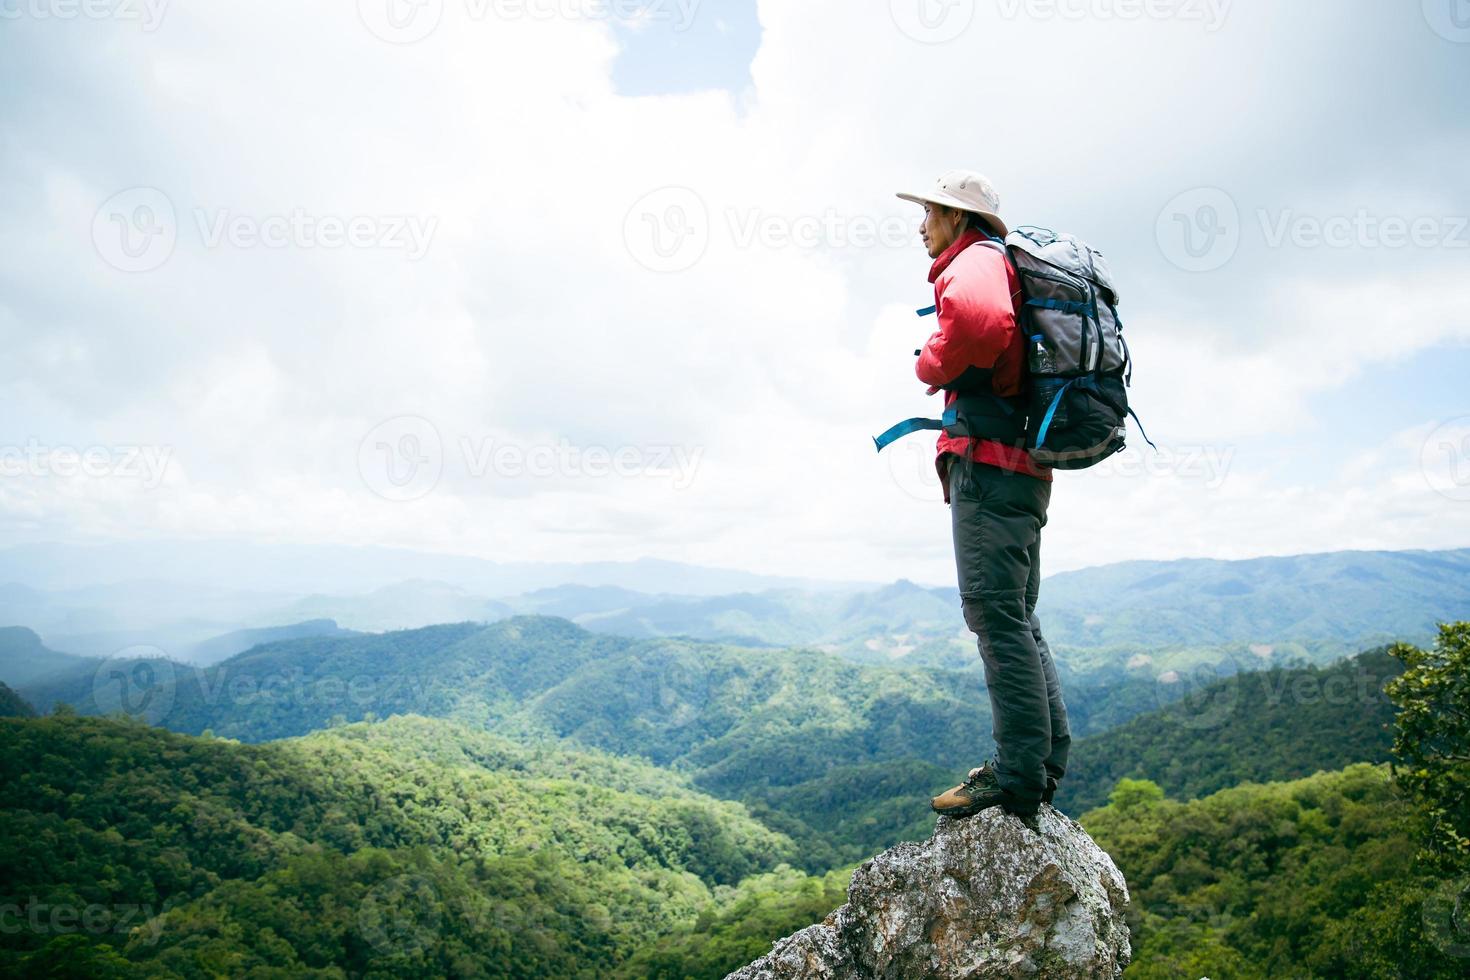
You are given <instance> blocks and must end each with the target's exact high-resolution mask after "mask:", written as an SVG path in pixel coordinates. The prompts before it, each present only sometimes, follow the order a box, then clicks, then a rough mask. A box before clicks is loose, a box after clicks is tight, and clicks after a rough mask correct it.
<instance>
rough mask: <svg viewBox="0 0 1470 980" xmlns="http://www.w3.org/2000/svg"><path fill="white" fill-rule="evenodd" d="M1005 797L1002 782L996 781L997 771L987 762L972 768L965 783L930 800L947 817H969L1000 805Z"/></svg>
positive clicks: (931, 805) (934, 808)
mask: <svg viewBox="0 0 1470 980" xmlns="http://www.w3.org/2000/svg"><path fill="white" fill-rule="evenodd" d="M1004 798H1005V794H1004V793H1003V792H1002V790H1001V788H1000V783H998V782H996V779H995V773H994V772H993V771H992V770H991V768H990V763H988V762H987V763H985V764H984V765H981V766H976V767H975V768H974V769H971V770H970V775H969V777H968V778H967V779H966V780H965V781H964V782H963V783H960V784H959V785H958V786H956V787H955V788H954V789H952V790H949V791H948V792H947V793H944V794H942V795H940V796H936V797H934V798H933V799H932V800H930V801H929V807H930V809H932V810H933V811H934V812H935V813H938V814H941V815H943V816H946V817H968V816H970V815H971V814H973V813H979V812H980V811H981V810H984V809H986V808H987V807H992V806H1000V804H1001V802H1002V801H1003V799H1004Z"/></svg>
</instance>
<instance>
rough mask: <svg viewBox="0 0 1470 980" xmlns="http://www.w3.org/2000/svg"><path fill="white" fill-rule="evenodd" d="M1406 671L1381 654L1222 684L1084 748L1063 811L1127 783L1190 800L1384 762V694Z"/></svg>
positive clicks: (1093, 802) (1078, 747) (1387, 711)
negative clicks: (1142, 782)
mask: <svg viewBox="0 0 1470 980" xmlns="http://www.w3.org/2000/svg"><path fill="white" fill-rule="evenodd" d="M1402 672H1403V664H1402V663H1401V662H1400V661H1399V660H1397V659H1395V658H1394V657H1391V656H1389V654H1388V652H1387V648H1380V649H1377V650H1372V651H1369V652H1366V653H1362V654H1359V655H1358V656H1356V657H1350V658H1348V659H1347V660H1342V661H1339V662H1338V663H1335V664H1332V665H1331V666H1328V667H1305V668H1299V669H1290V670H1288V669H1281V668H1278V669H1274V670H1269V671H1260V672H1256V673H1246V674H1236V675H1232V676H1229V677H1223V678H1220V679H1218V680H1215V681H1213V682H1212V683H1210V684H1207V685H1203V686H1201V687H1200V688H1198V689H1197V690H1194V691H1191V692H1190V693H1189V694H1188V695H1187V696H1186V697H1184V698H1183V699H1182V700H1179V701H1176V702H1174V703H1172V704H1170V705H1168V706H1167V707H1164V708H1161V709H1159V710H1157V711H1152V712H1149V713H1147V714H1143V715H1139V716H1138V717H1136V718H1133V719H1131V720H1129V721H1127V722H1124V723H1123V724H1121V725H1119V726H1117V727H1116V728H1112V729H1109V730H1107V731H1105V732H1102V733H1100V734H1097V735H1092V736H1089V737H1087V738H1083V739H1078V740H1077V741H1076V742H1075V743H1074V744H1073V746H1072V752H1071V759H1072V768H1071V770H1070V771H1069V772H1068V774H1067V778H1066V779H1065V780H1064V781H1063V783H1062V786H1061V788H1060V789H1059V790H1058V793H1057V800H1056V802H1057V805H1058V806H1059V807H1061V808H1062V809H1064V810H1065V811H1067V812H1068V813H1080V812H1083V811H1085V810H1088V809H1091V808H1092V807H1095V806H1101V805H1102V804H1103V803H1105V802H1106V801H1107V798H1108V794H1109V793H1110V792H1111V791H1112V789H1113V787H1114V786H1116V785H1117V783H1118V781H1119V780H1120V779H1124V778H1132V779H1149V780H1152V781H1153V782H1155V783H1157V784H1158V785H1159V786H1161V787H1162V788H1163V789H1164V791H1165V792H1166V793H1167V794H1168V795H1169V796H1170V797H1172V798H1176V799H1189V798H1193V797H1197V796H1204V795H1206V794H1209V793H1213V792H1215V791H1216V790H1221V789H1224V788H1226V787H1227V786H1234V785H1235V784H1237V783H1240V782H1246V781H1252V782H1265V781H1269V780H1284V779H1295V778H1298V777H1301V776H1307V775H1310V774H1312V773H1314V772H1319V771H1322V770H1331V769H1340V768H1342V767H1343V766H1346V765H1348V764H1350V763H1354V762H1383V761H1386V760H1387V759H1388V757H1389V749H1390V747H1391V745H1392V743H1393V720H1394V708H1393V704H1392V703H1391V702H1390V701H1389V700H1388V698H1387V696H1386V695H1385V694H1384V693H1383V685H1384V684H1385V683H1387V682H1388V680H1389V679H1390V678H1393V677H1396V676H1398V675H1399V674H1400V673H1402Z"/></svg>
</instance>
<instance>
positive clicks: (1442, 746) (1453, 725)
mask: <svg viewBox="0 0 1470 980" xmlns="http://www.w3.org/2000/svg"><path fill="white" fill-rule="evenodd" d="M1389 652H1390V653H1392V654H1393V655H1394V656H1395V657H1397V658H1399V659H1400V660H1402V661H1403V662H1404V665H1405V668H1406V669H1405V671H1404V673H1403V674H1402V675H1401V676H1400V677H1398V678H1396V679H1394V680H1393V681H1391V682H1390V683H1389V685H1388V687H1387V691H1388V696H1389V697H1390V698H1391V699H1393V702H1394V704H1395V705H1397V706H1398V709H1399V710H1398V717H1397V719H1396V724H1397V727H1398V733H1397V736H1396V737H1395V739H1394V747H1393V748H1394V754H1395V756H1397V759H1398V761H1397V763H1396V764H1395V765H1394V766H1393V773H1394V778H1395V780H1396V781H1397V783H1398V785H1399V787H1400V788H1401V789H1402V790H1404V791H1405V792H1406V793H1407V794H1408V795H1409V796H1410V797H1411V798H1413V799H1415V800H1416V801H1418V802H1419V803H1420V804H1421V805H1422V806H1423V807H1424V808H1425V810H1426V813H1427V815H1428V817H1429V822H1430V831H1429V845H1428V852H1429V853H1428V854H1427V855H1426V856H1427V857H1429V858H1430V859H1431V860H1432V861H1433V862H1435V863H1441V862H1442V863H1444V864H1447V865H1448V866H1449V867H1450V868H1457V869H1458V868H1465V867H1470V622H1458V623H1441V624H1440V627H1439V637H1438V638H1437V639H1436V641H1435V644H1434V649H1433V650H1432V651H1425V650H1420V649H1419V648H1417V647H1414V646H1411V645H1410V644H1407V643H1399V644H1395V645H1394V646H1393V647H1392V649H1391V650H1390V651H1389Z"/></svg>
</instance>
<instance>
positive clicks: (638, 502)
mask: <svg viewBox="0 0 1470 980" xmlns="http://www.w3.org/2000/svg"><path fill="white" fill-rule="evenodd" d="M0 85H3V90H4V92H5V97H4V99H3V100H0V167H3V173H4V183H3V190H0V248H3V255H4V262H3V263H0V342H3V350H4V357H3V358H0V402H3V405H4V407H5V411H4V416H5V420H6V425H5V426H4V430H3V432H0V466H3V473H0V541H3V542H4V543H7V544H24V543H32V542H44V541H71V542H95V541H102V540H113V539H119V538H130V539H137V538H148V537H151V536H160V537H169V538H195V537H198V538H217V537H231V538H242V539H250V540H257V541H297V542H323V543H325V542H331V543H339V544H340V543H345V544H352V543H359V544H368V543H372V544H385V545H395V546H401V547H411V548H418V549H422V550H428V551H441V552H454V553H462V554H473V555H479V556H483V557H487V558H496V559H502V560H541V559H545V560H579V559H585V560H604V559H632V558H637V557H642V556H653V557H659V558H667V559H675V560H683V561H690V562H698V563H703V564H711V565H722V566H730V567H738V568H745V569H750V570H755V571H762V572H770V573H784V574H797V575H811V576H816V577H825V578H862V579H867V580H880V581H883V580H891V579H895V578H899V577H908V578H912V579H916V580H919V581H923V582H928V583H932V584H944V583H947V582H949V583H952V582H953V577H954V571H953V565H952V558H951V551H950V539H949V525H948V513H947V510H946V509H945V507H944V505H943V503H942V501H941V498H940V493H939V487H938V485H937V482H936V478H935V476H934V474H933V469H932V453H933V437H932V435H930V436H917V437H913V438H911V439H909V440H906V441H905V443H900V444H898V445H895V446H893V447H892V448H890V449H888V450H886V451H885V452H884V453H883V454H882V455H879V454H877V453H875V452H874V449H873V443H872V441H871V438H870V437H871V436H872V435H874V434H876V433H878V432H880V431H882V430H883V429H884V428H886V427H887V426H888V425H889V424H891V423H892V422H894V421H897V420H898V419H901V418H905V417H908V416H912V415H918V414H930V413H933V412H937V411H938V399H937V397H936V398H932V399H930V398H926V397H925V396H924V386H923V385H921V384H919V383H918V382H917V381H916V380H915V379H914V377H913V375H912V369H913V356H912V351H913V349H914V348H915V347H917V346H918V345H919V344H920V343H921V342H922V341H923V339H924V338H925V337H926V336H927V333H928V327H927V326H926V323H925V322H923V321H920V320H918V319H917V318H916V317H915V316H914V313H913V311H914V310H915V309H917V308H918V307H921V306H925V305H928V303H929V302H930V301H931V299H932V294H931V292H930V287H929V286H928V284H927V282H926V273H927V268H928V260H927V258H926V256H925V255H924V253H923V250H922V247H921V246H920V244H919V242H918V240H917V235H916V229H917V222H918V213H917V208H915V207H914V206H912V205H907V204H905V203H904V202H901V201H899V200H897V199H896V198H895V197H894V196H893V195H894V192H895V191H897V190H900V189H914V188H922V187H924V186H926V185H927V184H928V183H929V182H931V181H932V180H933V178H934V177H935V176H936V175H937V174H938V173H939V172H941V171H943V170H946V169H949V168H951V167H956V166H960V167H970V168H975V169H979V170H982V171H984V172H985V173H987V174H988V175H989V176H990V177H991V178H992V179H993V181H994V182H995V184H996V185H997V187H998V189H999V190H1000V193H1001V196H1002V202H1003V203H1002V211H1003V213H1004V214H1005V215H1006V216H1007V217H1008V218H1009V219H1010V221H1011V223H1012V224H1013V225H1016V224H1025V223H1030V224H1038V225H1044V226H1047V227H1053V228H1058V229H1064V230H1069V231H1072V232H1073V233H1075V234H1077V235H1078V236H1079V237H1082V238H1084V239H1086V240H1088V241H1090V242H1092V243H1093V244H1095V245H1096V246H1097V247H1098V248H1100V249H1101V250H1102V251H1104V252H1105V253H1106V254H1107V256H1108V258H1109V260H1110V262H1111V264H1112V266H1113V268H1114V271H1115V273H1116V275H1117V277H1118V280H1119V285H1120V290H1121V294H1122V301H1123V302H1122V307H1121V310H1120V312H1121V313H1122V315H1123V319H1124V322H1125V324H1126V328H1127V334H1128V337H1129V338H1130V340H1129V342H1130V346H1131V348H1132V350H1133V353H1134V357H1135V362H1136V372H1135V376H1134V384H1133V389H1132V399H1133V403H1134V405H1135V407H1136V408H1137V410H1138V412H1139V414H1140V416H1141V417H1142V419H1143V421H1144V424H1145V425H1146V426H1147V427H1148V432H1149V435H1150V437H1152V438H1153V440H1154V441H1155V442H1156V443H1157V444H1158V446H1159V449H1160V451H1159V452H1158V453H1154V452H1152V451H1151V450H1148V449H1147V447H1146V446H1145V445H1144V443H1143V442H1142V440H1141V439H1138V438H1136V436H1135V438H1133V439H1132V443H1133V444H1134V445H1131V446H1130V448H1129V449H1128V450H1127V452H1126V453H1124V454H1122V455H1121V456H1119V457H1116V458H1115V459H1114V460H1112V461H1110V462H1109V463H1107V464H1105V465H1103V466H1101V467H1098V468H1097V469H1095V470H1091V471H1087V472H1085V473H1067V474H1059V475H1058V477H1057V480H1056V483H1055V485H1054V489H1053V497H1052V505H1051V516H1050V523H1049V524H1048V526H1047V530H1046V532H1045V535H1044V541H1045V547H1044V562H1045V566H1046V570H1047V571H1060V570H1063V569H1069V568H1077V567H1081V566H1088V565H1096V564H1101V563H1104V562H1111V561H1119V560H1124V559H1131V558H1175V557H1192V556H1205V557H1219V558H1240V557H1250V556H1256V555H1264V554H1289V553H1297V552H1307V551H1327V550H1336V549H1347V548H1436V547H1457V546H1466V545H1470V394H1467V391H1470V388H1467V385H1466V382H1465V379H1466V375H1467V370H1470V299H1467V294H1466V282H1467V273H1470V228H1467V215H1470V167H1467V166H1466V161H1467V159H1470V115H1467V113H1466V112H1465V110H1464V98H1465V92H1466V90H1467V85H1470V3H1467V2H1466V0H1423V2H1422V3H1421V2H1420V0H1402V2H1396V3H1392V4H1388V3H1382V2H1379V0H1351V2H1350V0H1294V2H1291V3H1282V2H1280V0H1233V2H1232V0H1054V2H1047V0H892V2H889V0H859V2H854V0H761V2H759V3H753V2H745V0H654V2H652V3H649V2H633V0H331V2H313V3H301V2H298V0H253V2H251V3H249V4H242V3H229V2H225V0H0ZM1135 431H1136V430H1135Z"/></svg>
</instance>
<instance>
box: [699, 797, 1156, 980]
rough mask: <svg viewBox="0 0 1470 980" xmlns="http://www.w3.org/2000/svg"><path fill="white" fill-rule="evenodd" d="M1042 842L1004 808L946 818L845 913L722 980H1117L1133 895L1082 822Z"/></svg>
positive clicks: (898, 851)
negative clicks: (981, 979) (987, 979)
mask: <svg viewBox="0 0 1470 980" xmlns="http://www.w3.org/2000/svg"><path fill="white" fill-rule="evenodd" d="M1039 825H1040V827H1041V833H1040V834H1037V833H1035V832H1033V831H1031V830H1029V829H1027V828H1026V827H1025V826H1024V825H1023V824H1022V823H1021V822H1020V821H1019V820H1018V819H1016V818H1015V817H1013V816H1010V815H1009V814H1007V813H1005V812H1003V811H1002V810H1000V809H999V808H992V809H988V810H982V811H981V812H980V813H978V814H976V815H974V816H972V817H965V818H962V819H951V818H948V817H939V818H938V820H937V822H936V824H935V827H934V834H933V835H932V836H931V837H930V838H929V839H928V840H926V841H921V842H905V843H902V844H899V845H897V846H896V847H893V848H890V849H889V850H887V851H884V852H883V853H882V854H879V855H877V856H876V857H874V858H871V859H870V860H868V861H865V862H864V863H863V864H862V865H861V866H860V867H859V868H858V869H857V871H856V872H854V873H853V876H852V882H851V884H850V885H849V886H848V891H847V904H846V905H843V906H842V907H841V908H838V909H837V910H835V911H834V912H832V913H831V914H830V915H828V916H827V918H826V919H825V920H823V921H822V922H820V923H817V924H816V925H812V926H808V927H807V928H805V929H803V930H801V931H800V932H797V933H794V934H792V935H790V936H787V937H786V938H785V939H782V940H779V941H778V942H776V943H775V944H774V946H773V947H772V949H771V951H770V952H769V953H767V954H766V955H765V956H763V957H761V958H760V959H758V960H756V961H755V962H754V963H751V964H749V965H747V966H745V967H742V968H741V969H739V970H736V971H735V972H734V973H731V974H730V975H729V977H727V978H726V980H794V978H802V980H869V978H884V980H920V978H923V980H960V978H978V977H1023V976H1031V977H1045V978H1048V980H1050V978H1061V980H1065V978H1072V977H1089V978H1091V977H1101V978H1108V980H1111V978H1114V977H1117V976H1118V975H1119V974H1121V973H1122V972H1123V967H1125V966H1126V965H1127V964H1128V961H1129V958H1130V956H1131V955H1132V952H1131V948H1130V946H1129V943H1128V927H1127V925H1126V924H1125V922H1124V919H1123V915H1124V911H1125V910H1126V908H1127V906H1128V885H1127V883H1126V882H1125V881H1124V880H1123V875H1122V873H1121V872H1119V871H1118V868H1117V866H1116V865H1115V864H1113V861H1112V858H1110V857H1108V855H1107V854H1106V853H1105V852H1104V851H1103V850H1102V848H1100V847H1098V846H1097V844H1095V843H1093V840H1092V838H1091V837H1089V836H1088V835H1087V832H1086V831H1084V830H1083V829H1082V827H1081V825H1079V824H1078V823H1077V822H1076V821H1074V820H1071V819H1069V818H1068V817H1066V816H1064V815H1063V814H1061V813H1059V812H1058V811H1057V810H1055V809H1053V808H1051V807H1049V806H1044V807H1042V809H1041V813H1040V815H1039Z"/></svg>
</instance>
